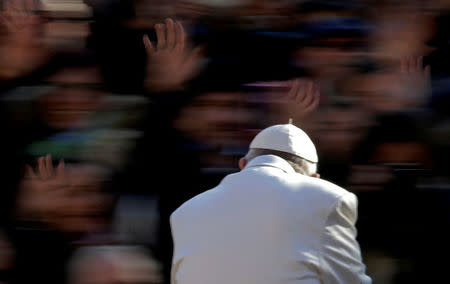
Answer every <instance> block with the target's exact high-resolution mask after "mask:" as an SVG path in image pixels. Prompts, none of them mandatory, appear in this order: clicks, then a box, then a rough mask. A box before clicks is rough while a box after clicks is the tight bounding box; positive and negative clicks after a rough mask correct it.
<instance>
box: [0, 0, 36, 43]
mask: <svg viewBox="0 0 450 284" xmlns="http://www.w3.org/2000/svg"><path fill="white" fill-rule="evenodd" d="M3 3H4V11H3V12H2V13H1V14H0V21H1V23H2V25H4V26H5V28H6V31H7V35H8V36H7V41H8V43H12V44H16V45H29V44H33V43H34V41H35V40H36V29H37V26H38V24H39V23H40V18H39V17H38V16H36V15H34V14H33V10H34V2H33V1H32V0H24V1H19V0H10V1H4V2H3Z"/></svg>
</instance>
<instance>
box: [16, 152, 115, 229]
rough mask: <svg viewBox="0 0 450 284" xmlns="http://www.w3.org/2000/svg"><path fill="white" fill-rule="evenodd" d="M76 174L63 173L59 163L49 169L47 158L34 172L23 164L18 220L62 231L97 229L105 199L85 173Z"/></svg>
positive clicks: (62, 167) (42, 159) (42, 158)
mask: <svg viewBox="0 0 450 284" xmlns="http://www.w3.org/2000/svg"><path fill="white" fill-rule="evenodd" d="M79 173H80V172H79V171H78V172H77V171H76V170H71V171H68V170H66V169H65V165H64V162H62V161H61V162H60V163H59V165H58V166H57V168H56V169H55V168H53V165H52V159H51V156H50V155H48V156H46V157H41V158H39V159H38V165H37V169H36V170H33V169H32V168H31V167H30V166H28V165H27V166H26V177H25V179H24V181H23V182H22V185H21V187H20V192H19V198H18V204H17V213H18V217H19V218H20V219H24V220H32V221H39V222H42V223H44V224H46V225H47V226H49V227H52V228H53V229H56V230H59V231H62V232H88V231H92V230H96V229H98V228H99V226H100V225H101V222H99V219H98V217H97V216H99V215H100V214H101V213H102V212H103V210H104V209H105V205H106V204H107V201H108V199H107V198H106V197H105V196H103V195H101V194H100V193H99V192H98V190H97V188H96V187H97V186H96V185H95V184H94V181H92V180H89V178H87V176H86V173H83V174H82V175H80V174H79ZM83 175H84V176H83Z"/></svg>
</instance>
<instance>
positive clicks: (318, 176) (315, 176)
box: [311, 173, 320, 178]
mask: <svg viewBox="0 0 450 284" xmlns="http://www.w3.org/2000/svg"><path fill="white" fill-rule="evenodd" d="M311 176H312V177H314V178H320V175H319V174H318V173H315V174H312V175H311Z"/></svg>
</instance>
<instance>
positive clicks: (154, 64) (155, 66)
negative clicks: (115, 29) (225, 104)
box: [143, 19, 202, 91]
mask: <svg viewBox="0 0 450 284" xmlns="http://www.w3.org/2000/svg"><path fill="white" fill-rule="evenodd" d="M155 30H156V35H157V44H156V47H155V46H154V44H153V43H152V42H151V41H150V40H149V38H148V36H144V38H143V40H144V45H145V49H146V51H147V56H148V62H147V76H146V77H147V78H146V87H147V88H149V89H151V90H155V91H169V90H175V89H178V88H180V87H182V86H183V84H184V83H186V82H187V81H188V80H190V79H192V78H193V77H195V76H196V75H198V73H199V72H200V64H199V60H200V59H201V53H202V48H201V47H196V48H194V49H193V50H191V51H187V50H186V35H185V32H184V29H183V26H182V25H181V23H179V22H174V21H173V20H172V19H166V21H165V25H164V24H156V25H155Z"/></svg>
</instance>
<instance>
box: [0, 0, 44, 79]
mask: <svg viewBox="0 0 450 284" xmlns="http://www.w3.org/2000/svg"><path fill="white" fill-rule="evenodd" d="M3 3H4V6H3V8H4V9H3V11H2V12H1V14H0V24H1V25H2V26H3V28H4V30H5V31H6V32H5V34H4V35H3V36H2V37H1V38H0V50H1V52H0V80H8V79H13V78H16V77H18V76H22V75H24V74H26V73H28V72H31V71H32V70H33V69H34V68H36V66H38V65H40V64H42V63H43V62H45V59H46V58H47V55H48V52H47V51H46V49H45V48H44V46H43V44H42V43H40V42H39V40H40V38H42V37H41V36H40V33H39V32H40V30H41V28H42V21H41V18H40V17H39V16H37V15H35V14H34V10H35V9H36V8H35V5H36V2H35V1H31V0H25V1H19V0H11V1H4V2H3Z"/></svg>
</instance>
